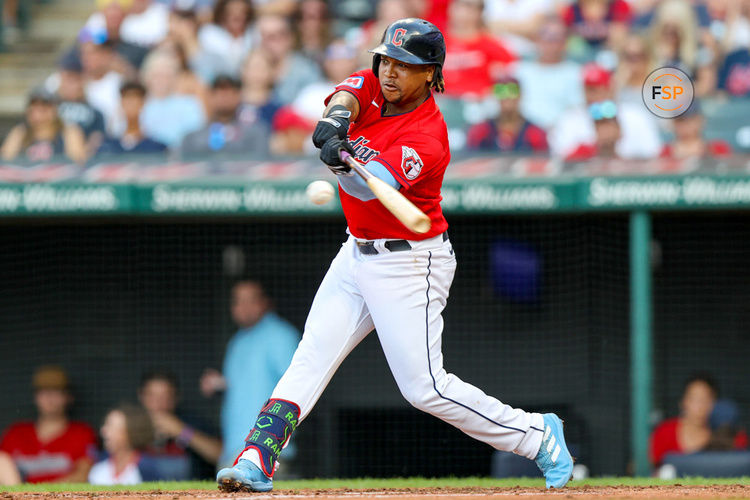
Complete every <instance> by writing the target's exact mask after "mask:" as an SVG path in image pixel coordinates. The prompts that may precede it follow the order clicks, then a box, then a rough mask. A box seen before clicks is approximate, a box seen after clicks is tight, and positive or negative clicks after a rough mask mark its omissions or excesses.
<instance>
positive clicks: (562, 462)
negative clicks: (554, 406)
mask: <svg viewBox="0 0 750 500" xmlns="http://www.w3.org/2000/svg"><path fill="white" fill-rule="evenodd" d="M542 417H543V418H544V437H543V438H542V446H541V447H540V448H539V453H537V456H536V458H535V459H534V460H535V461H536V464H537V466H539V468H540V469H541V471H542V473H543V474H544V479H545V480H546V482H547V488H548V489H549V488H562V487H563V486H565V485H566V484H567V483H568V481H570V479H571V477H572V476H573V457H571V456H570V452H569V451H568V446H567V445H566V444H565V436H564V435H563V423H562V420H560V417H558V416H557V415H555V414H554V413H545V414H544V415H542Z"/></svg>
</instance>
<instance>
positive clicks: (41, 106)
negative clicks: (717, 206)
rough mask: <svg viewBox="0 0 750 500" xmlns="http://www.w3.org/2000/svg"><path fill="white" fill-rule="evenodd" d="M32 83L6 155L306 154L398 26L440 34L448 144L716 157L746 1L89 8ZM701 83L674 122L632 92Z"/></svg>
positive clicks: (741, 75) (288, 2)
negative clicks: (720, 109) (338, 95)
mask: <svg viewBox="0 0 750 500" xmlns="http://www.w3.org/2000/svg"><path fill="white" fill-rule="evenodd" d="M94 4H95V5H94V7H95V9H94V10H93V12H92V14H91V16H90V17H89V19H88V20H87V21H86V23H85V25H84V26H82V27H81V30H80V33H79V34H78V37H77V41H76V43H75V44H74V45H73V46H71V47H68V48H66V49H65V50H64V52H63V53H62V55H61V57H60V60H59V67H58V68H57V71H55V72H54V74H52V75H50V77H49V78H47V79H46V81H44V82H43V83H42V84H41V86H40V88H37V89H34V90H33V91H32V92H31V94H30V97H29V100H28V107H27V110H26V116H25V119H24V120H23V122H22V123H20V124H19V125H17V126H16V127H14V128H13V129H12V130H11V131H10V133H9V134H8V135H7V137H6V138H5V140H4V142H3V144H2V150H1V151H0V152H1V153H2V159H3V160H4V161H23V160H26V161H31V162H40V161H44V160H45V159H49V158H51V157H53V156H54V155H64V156H66V157H67V158H68V159H70V160H73V161H74V162H78V163H85V162H87V161H90V160H92V159H95V160H98V159H101V158H103V157H105V156H106V155H110V154H118V155H123V154H131V153H161V154H167V155H172V157H177V158H179V157H181V156H182V155H187V156H188V157H191V156H196V155H204V154H216V153H222V152H224V153H241V154H245V155H247V158H266V157H268V156H269V155H272V156H294V155H307V154H311V153H312V146H311V142H310V140H309V138H310V135H311V132H312V130H313V128H314V125H315V122H316V121H317V119H318V118H319V117H320V114H321V112H322V110H323V107H324V106H323V100H324V98H325V97H326V96H327V95H328V94H329V93H330V92H331V90H332V89H333V88H334V86H335V85H336V83H338V82H341V81H342V80H343V79H345V78H346V77H347V76H348V75H349V74H351V73H352V72H353V71H356V70H358V69H363V68H368V67H370V65H371V57H370V55H369V54H368V53H367V50H368V49H370V48H372V47H374V46H375V45H377V43H379V39H380V37H381V35H382V32H383V30H384V28H385V27H386V26H387V25H388V24H389V23H390V22H392V21H393V20H395V19H398V18H402V17H409V16H414V17H422V18H425V19H428V20H430V21H432V22H433V23H435V24H436V25H437V26H438V27H439V28H441V29H442V30H443V33H444V34H445V39H446V44H447V57H446V61H445V66H444V70H443V74H444V76H445V93H444V94H442V95H436V98H437V99H438V101H439V104H440V106H441V109H442V110H443V113H444V115H445V117H446V122H447V124H448V127H449V132H450V134H449V135H450V139H451V147H452V150H453V151H460V150H479V151H490V152H493V151H494V152H509V153H535V154H540V155H550V156H551V157H554V158H560V159H563V160H577V161H581V160H586V159H589V158H593V157H613V158H623V159H651V158H659V157H669V158H686V157H693V156H704V155H724V154H729V153H731V152H732V146H731V145H730V144H729V142H727V141H725V140H708V139H707V138H706V136H705V131H704V123H705V122H704V120H703V115H704V109H705V106H701V104H700V101H702V100H709V101H710V100H714V99H717V98H722V99H729V98H742V97H745V98H749V97H750V1H747V0H663V1H655V0H523V1H522V0H432V1H430V0H379V1H378V2H376V3H373V5H370V8H371V10H372V12H368V11H367V4H368V3H365V10H364V11H363V10H362V5H360V4H361V2H359V3H357V2H354V1H352V0H335V1H334V0H330V1H326V0H252V1H251V0H96V1H95V2H94ZM666 65H669V66H676V67H678V68H680V69H682V70H683V71H685V72H686V73H687V74H689V75H690V76H691V78H692V80H693V82H694V89H695V95H696V101H695V105H694V106H693V107H692V108H691V110H690V111H689V113H687V116H685V117H684V118H683V119H681V120H666V119H659V118H657V117H656V116H654V115H652V114H651V113H650V112H649V111H648V110H647V109H646V108H645V106H644V105H643V100H642V97H641V87H642V84H643V82H644V80H645V79H646V77H647V75H648V74H649V73H650V72H651V71H652V70H653V69H655V68H657V67H661V66H666Z"/></svg>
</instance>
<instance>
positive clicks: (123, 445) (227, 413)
mask: <svg viewBox="0 0 750 500" xmlns="http://www.w3.org/2000/svg"><path fill="white" fill-rule="evenodd" d="M230 310H231V315H232V319H233V320H234V322H235V323H236V325H237V326H238V327H239V329H238V331H237V332H236V334H235V335H234V336H233V337H232V338H231V340H230V342H229V343H228V345H227V349H226V355H225V358H224V363H223V367H222V369H221V371H218V370H215V369H213V368H207V369H206V370H205V371H204V373H203V375H202V376H201V378H200V381H197V382H196V385H199V386H200V391H201V393H202V394H203V396H205V397H206V398H211V397H214V396H216V395H222V396H223V402H222V408H221V426H220V427H221V431H220V435H221V437H216V436H214V434H216V432H211V430H210V426H209V425H206V424H205V423H202V422H200V421H198V420H197V419H196V418H194V417H193V416H191V415H186V414H184V413H183V412H182V411H181V409H180V404H179V403H180V391H179V383H178V380H177V377H176V376H175V375H174V374H172V373H170V372H168V371H163V370H157V371H148V372H146V373H143V374H142V376H141V380H140V384H139V385H138V388H137V390H132V391H129V394H128V395H127V396H125V397H124V401H125V402H124V403H121V404H118V405H116V406H114V407H112V408H109V409H108V411H107V412H106V414H105V416H104V418H103V422H102V423H101V427H100V429H99V438H98V437H97V433H96V432H95V431H94V430H93V427H92V426H91V425H90V424H89V423H85V422H77V421H72V420H71V419H70V418H69V416H68V415H69V409H70V407H71V405H72V404H73V403H74V395H73V389H72V387H71V381H70V378H69V377H68V374H67V372H66V371H65V370H64V369H63V368H61V367H60V366H57V365H45V366H41V367H38V368H37V369H36V370H35V372H34V374H33V376H32V383H31V387H32V389H33V399H34V406H35V408H36V418H35V419H34V420H29V421H20V422H16V423H13V424H11V425H10V426H9V427H7V428H6V429H0V431H2V433H1V434H0V487H1V486H7V485H16V484H19V483H21V482H29V483H39V482H67V483H80V482H90V483H92V484H101V485H112V484H137V483H141V482H145V481H158V480H186V479H195V478H201V479H213V478H214V475H215V473H216V470H217V468H221V467H229V466H231V465H232V464H233V462H234V459H235V458H236V457H237V455H238V454H239V453H241V452H242V449H243V443H244V438H245V436H246V435H247V432H248V430H249V429H248V427H247V426H248V425H249V424H248V422H252V419H253V418H255V416H256V415H257V414H258V412H259V411H260V409H261V408H262V407H263V405H264V404H265V403H266V401H267V400H268V398H269V397H270V395H271V392H272V391H273V388H274V387H275V386H276V383H277V382H278V381H279V379H280V378H281V376H282V375H283V374H284V372H285V371H286V368H287V367H288V366H289V363H290V362H291V359H292V355H293V354H294V351H295V349H296V348H297V344H298V343H299V339H300V333H299V332H298V331H297V330H296V329H295V328H294V327H293V326H292V325H291V324H290V323H288V322H287V321H286V320H284V319H283V318H281V317H280V316H279V315H278V314H276V313H275V312H274V311H273V304H272V301H271V299H270V298H269V296H268V295H267V294H266V291H265V289H264V287H263V285H262V284H261V283H259V282H258V281H254V280H243V281H239V282H237V283H236V284H235V285H234V286H233V288H232V294H231V304H230ZM250 381H252V383H250ZM79 397H82V395H81V394H79ZM92 423H93V422H92ZM288 445H289V446H287V448H291V449H288V450H287V455H288V458H289V457H293V456H294V449H293V448H294V444H293V442H292V443H288Z"/></svg>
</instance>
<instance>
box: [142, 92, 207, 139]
mask: <svg viewBox="0 0 750 500" xmlns="http://www.w3.org/2000/svg"><path fill="white" fill-rule="evenodd" d="M204 122H205V116H204V114H203V108H202V106H201V104H200V102H198V100H197V99H196V98H195V97H193V96H189V95H170V96H167V97H163V98H151V99H149V100H148V101H146V105H145V106H144V108H143V114H142V115H141V125H142V126H143V130H144V131H145V132H146V133H147V134H148V135H150V136H151V137H153V138H154V139H156V140H158V141H160V142H163V143H164V144H166V145H167V146H169V147H170V148H176V147H177V146H179V145H180V142H181V141H182V139H183V137H185V136H186V135H187V134H189V133H190V132H194V131H196V130H198V129H200V128H201V127H202V126H203V124H204Z"/></svg>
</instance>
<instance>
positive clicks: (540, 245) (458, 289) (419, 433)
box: [0, 215, 750, 477]
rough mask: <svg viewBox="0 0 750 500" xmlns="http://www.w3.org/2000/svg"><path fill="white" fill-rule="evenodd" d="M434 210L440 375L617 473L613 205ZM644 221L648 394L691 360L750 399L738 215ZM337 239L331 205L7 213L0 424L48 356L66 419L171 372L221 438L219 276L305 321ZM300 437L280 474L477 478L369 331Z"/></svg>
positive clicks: (222, 292) (622, 316)
mask: <svg viewBox="0 0 750 500" xmlns="http://www.w3.org/2000/svg"><path fill="white" fill-rule="evenodd" d="M449 220H450V223H451V228H450V230H449V232H450V237H451V240H452V242H453V245H454V248H455V250H456V253H457V256H458V262H459V265H458V271H457V274H456V278H455V281H454V283H453V287H452V289H451V297H450V299H449V301H448V307H447V309H446V311H445V332H444V337H443V351H444V354H445V366H446V369H447V370H448V371H449V372H453V373H455V374H457V375H459V376H460V377H461V378H462V379H463V380H465V381H468V382H471V383H473V384H475V385H477V386H478V387H480V388H482V389H483V390H484V391H485V392H487V393H488V394H491V395H493V396H495V397H497V398H498V399H500V400H501V401H503V402H506V403H508V404H511V405H513V406H520V407H523V408H527V409H532V410H537V411H538V410H542V411H550V410H551V411H557V412H559V413H560V414H561V415H562V416H563V417H564V418H565V420H566V425H567V433H568V442H569V444H571V445H572V446H574V447H575V450H576V451H575V452H574V453H575V454H576V455H577V456H578V458H579V462H580V463H584V464H586V465H587V466H588V467H589V468H590V469H591V472H592V473H594V474H622V473H625V472H626V470H627V463H628V460H629V452H628V450H629V431H628V429H629V398H630V394H629V355H628V349H629V340H628V339H629V316H628V311H629V292H628V290H629V274H628V226H627V221H628V219H627V217H626V216H624V215H604V216H601V215H598V216H590V215H585V216H584V215H576V216H543V217H542V216H523V217H521V216H518V217H514V216H503V217H499V216H471V217H469V216H461V217H458V216H456V217H449ZM654 230H655V238H656V240H657V241H658V242H659V245H658V248H660V249H661V252H660V253H659V252H657V256H660V258H659V259H658V260H656V261H655V262H656V268H655V283H654V284H655V313H654V314H655V321H656V343H657V346H656V361H657V366H656V371H655V374H656V394H657V396H658V401H657V406H658V407H660V408H663V409H665V410H668V409H670V408H674V407H675V405H676V398H677V397H678V393H679V390H680V387H679V384H680V383H681V381H682V379H683V378H684V376H685V375H686V374H687V373H688V372H690V371H692V370H693V368H698V367H703V368H708V369H713V370H714V371H715V374H716V376H717V377H718V378H719V379H720V382H722V384H723V385H725V389H726V392H727V393H730V394H731V396H733V397H735V398H736V399H737V400H738V401H739V402H740V403H741V404H742V405H744V406H745V407H747V405H748V404H749V403H750V401H748V400H747V394H748V392H747V391H746V390H745V391H744V392H742V391H743V390H744V389H746V387H747V382H746V380H747V375H748V372H747V370H748V369H747V363H745V362H744V359H746V358H747V355H748V349H749V347H748V345H750V344H748V342H747V341H746V338H747V324H749V323H750V322H749V321H748V320H749V319H750V317H748V310H750V309H748V307H747V304H748V303H749V302H748V299H750V288H748V283H750V266H748V265H747V260H748V257H750V234H748V233H750V224H748V220H747V217H746V216H743V215H736V216H731V217H727V216H718V215H712V216H706V217H702V216H701V217H698V216H694V215H690V216H684V217H673V216H657V217H656V219H655V222H654ZM345 236H346V235H345V233H344V223H343V220H342V219H341V218H339V217H338V216H334V217H329V218H317V219H293V218H276V219H257V218H256V219H243V220H240V219H236V218H235V219H215V220H211V219H207V218H198V219H187V218H184V219H169V220H167V219H159V220H157V219H139V220H123V219H118V220H112V219H101V220H93V219H80V220H78V221H76V222H75V223H73V222H71V221H70V220H62V219H54V220H46V221H44V222H40V221H37V220H30V219H17V220H15V221H14V222H9V221H8V222H6V223H4V224H3V225H2V226H0V242H2V246H1V247H0V248H2V250H0V252H1V255H2V258H1V259H0V275H2V277H3V279H2V284H1V285H0V290H2V297H3V300H2V301H0V318H2V322H0V353H2V354H0V356H2V366H3V370H2V372H3V386H4V389H3V398H0V427H2V428H5V427H6V426H7V425H8V424H10V423H11V422H13V421H15V420H18V419H20V418H32V417H33V414H34V411H33V405H32V391H31V388H30V377H31V374H32V371H33V370H34V368H35V367H36V366H39V365H42V364H47V363H58V364H61V365H62V366H63V367H65V368H66V369H67V370H68V371H69V373H70V375H71V378H72V381H73V391H74V394H75V404H74V407H73V417H74V418H77V419H81V420H84V421H87V422H89V423H90V424H91V425H92V426H94V427H95V428H98V426H99V425H100V424H101V421H102V418H103V416H104V414H105V412H106V411H107V409H109V408H110V407H112V406H113V405H115V404H117V403H118V402H120V401H123V400H135V398H136V389H137V386H138V381H139V378H140V376H141V374H142V373H143V372H144V371H146V370H150V369H165V370H168V371H172V372H174V373H175V374H176V375H177V378H178V380H179V383H180V393H181V403H180V407H181V409H182V411H183V413H184V414H190V415H192V416H193V417H194V418H195V419H197V420H200V421H202V422H206V423H207V424H208V427H209V428H210V427H213V429H212V430H213V432H215V433H218V432H219V429H218V412H219V406H220V400H219V399H218V398H213V399H206V398H204V397H203V396H202V395H201V394H200V392H199V389H198V380H199V378H200V375H201V373H202V372H203V370H204V369H205V368H206V367H216V368H219V367H220V366H221V360H222V357H223V354H224V350H225V346H226V342H227V340H228V339H229V338H230V336H231V335H232V334H233V332H234V330H235V328H234V326H233V325H232V322H231V318H230V316H229V290H230V287H231V285H232V283H233V282H234V281H235V280H236V279H237V278H238V277H253V278H259V279H260V280H261V281H263V282H264V283H265V284H266V286H267V288H268V292H269V294H270V295H271V297H272V298H273V299H274V302H275V304H276V308H277V310H278V312H279V313H280V314H281V315H282V316H283V317H285V318H287V319H289V320H290V321H291V322H292V323H293V324H294V325H295V326H297V327H298V328H300V329H301V328H302V327H303V325H304V320H305V317H306V314H307V310H308V307H309V305H310V303H311V301H312V298H313V296H314V293H315V290H316V288H317V286H318V284H319V282H320V280H321V278H322V277H323V275H324V273H325V271H326V269H327V267H328V264H329V262H330V260H331V259H332V258H333V256H334V255H335V253H336V251H337V249H338V247H339V245H340V243H341V242H342V241H343V240H344V238H345ZM331 314H336V311H331ZM743 394H744V395H743ZM667 413H669V411H667ZM672 413H673V412H672ZM250 424H251V423H249V425H248V429H249V427H250ZM296 441H297V445H298V453H297V457H296V459H295V460H294V461H293V462H292V463H290V466H289V469H288V472H289V473H292V474H294V475H297V476H302V477H314V476H365V475H366V476H393V475H427V476H444V475H450V474H453V475H470V474H471V475H487V474H489V473H490V464H491V459H492V452H493V450H492V449H490V448H489V447H488V446H486V445H484V444H482V443H478V442H476V441H473V440H472V439H470V438H468V437H466V436H464V435H463V434H462V433H460V432H459V431H456V430H455V429H453V428H452V427H450V426H448V425H447V424H444V423H442V422H439V421H437V420H435V419H433V418H432V417H429V416H426V415H423V414H421V413H419V412H418V411H416V410H413V409H412V408H411V407H409V406H408V404H407V403H406V402H405V401H403V400H402V398H401V396H400V394H399V392H398V389H397V387H396V384H395V382H394V381H393V378H392V376H391V375H390V373H389V371H388V367H387V365H386V363H385V359H384V357H383V355H382V352H381V350H380V345H379V344H378V342H377V338H376V336H375V335H370V336H369V337H368V338H367V339H365V341H364V342H363V343H362V344H361V345H360V346H359V347H357V348H356V349H355V350H354V352H353V353H352V354H351V355H350V357H349V358H348V359H347V360H346V361H345V362H344V363H343V365H342V366H341V368H340V370H339V372H338V373H337V375H336V376H334V378H333V380H332V382H331V384H330V385H329V387H328V389H327V390H326V392H325V393H324V394H323V396H322V398H321V399H320V401H319V403H318V406H317V407H316V409H315V411H313V413H312V414H311V416H310V417H309V418H308V419H307V420H306V421H305V422H304V423H303V424H302V426H301V427H300V430H299V431H298V434H297V435H296ZM283 463H284V458H283V456H282V464H283Z"/></svg>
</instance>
